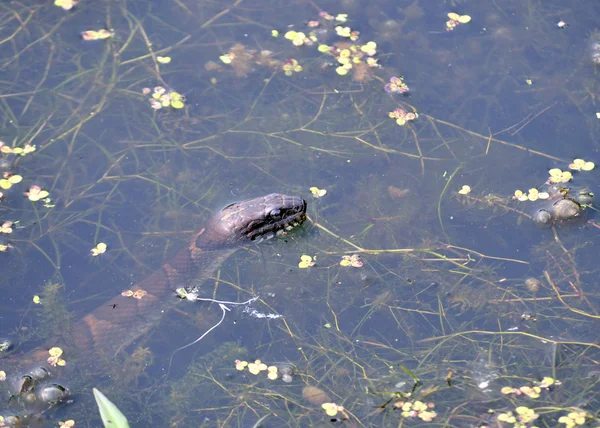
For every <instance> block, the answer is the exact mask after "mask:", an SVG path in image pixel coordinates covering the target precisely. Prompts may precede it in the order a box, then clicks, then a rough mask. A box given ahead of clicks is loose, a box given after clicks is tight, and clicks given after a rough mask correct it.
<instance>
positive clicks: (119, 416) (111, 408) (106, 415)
mask: <svg viewBox="0 0 600 428" xmlns="http://www.w3.org/2000/svg"><path fill="white" fill-rule="evenodd" d="M93 391H94V398H95V399H96V404H98V410H99V411H100V417H101V418H102V423H103V424H104V428H129V422H127V418H126V417H125V416H124V415H123V413H121V411H120V410H119V409H118V408H117V406H115V405H114V404H113V402H112V401H110V400H109V399H108V398H106V396H105V395H104V394H102V393H101V392H100V391H98V390H97V389H96V388H94V389H93Z"/></svg>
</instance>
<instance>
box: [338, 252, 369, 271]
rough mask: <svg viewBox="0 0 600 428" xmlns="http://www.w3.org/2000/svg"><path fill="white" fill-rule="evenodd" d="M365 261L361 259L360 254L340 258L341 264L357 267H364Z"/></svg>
mask: <svg viewBox="0 0 600 428" xmlns="http://www.w3.org/2000/svg"><path fill="white" fill-rule="evenodd" d="M363 265H364V263H363V261H362V260H361V259H360V256H359V255H358V254H352V255H351V256H343V257H342V260H340V266H344V267H347V266H352V267H355V268H359V267H363Z"/></svg>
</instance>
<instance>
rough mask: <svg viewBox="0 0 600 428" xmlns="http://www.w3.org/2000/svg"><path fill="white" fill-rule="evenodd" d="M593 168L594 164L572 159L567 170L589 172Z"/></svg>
mask: <svg viewBox="0 0 600 428" xmlns="http://www.w3.org/2000/svg"><path fill="white" fill-rule="evenodd" d="M595 166H596V165H594V162H586V161H585V160H583V159H574V160H573V162H572V163H570V164H569V169H572V170H575V171H591V170H592V169H594V167H595Z"/></svg>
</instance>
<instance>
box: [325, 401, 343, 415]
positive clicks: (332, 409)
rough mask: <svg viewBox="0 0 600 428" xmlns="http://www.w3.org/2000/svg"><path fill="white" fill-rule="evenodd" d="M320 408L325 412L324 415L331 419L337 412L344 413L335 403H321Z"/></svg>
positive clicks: (341, 407)
mask: <svg viewBox="0 0 600 428" xmlns="http://www.w3.org/2000/svg"><path fill="white" fill-rule="evenodd" d="M321 408H322V409H323V410H325V413H326V414H327V416H331V417H334V416H335V415H337V414H338V412H343V411H344V407H343V406H338V405H337V404H335V403H323V404H321Z"/></svg>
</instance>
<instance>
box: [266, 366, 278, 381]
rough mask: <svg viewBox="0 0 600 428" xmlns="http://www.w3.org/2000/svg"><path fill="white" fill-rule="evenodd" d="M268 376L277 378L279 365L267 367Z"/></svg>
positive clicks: (273, 378)
mask: <svg viewBox="0 0 600 428" xmlns="http://www.w3.org/2000/svg"><path fill="white" fill-rule="evenodd" d="M267 372H268V373H267V377H268V378H269V379H271V380H275V379H277V378H278V377H279V376H278V374H277V367H276V366H269V367H267Z"/></svg>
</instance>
